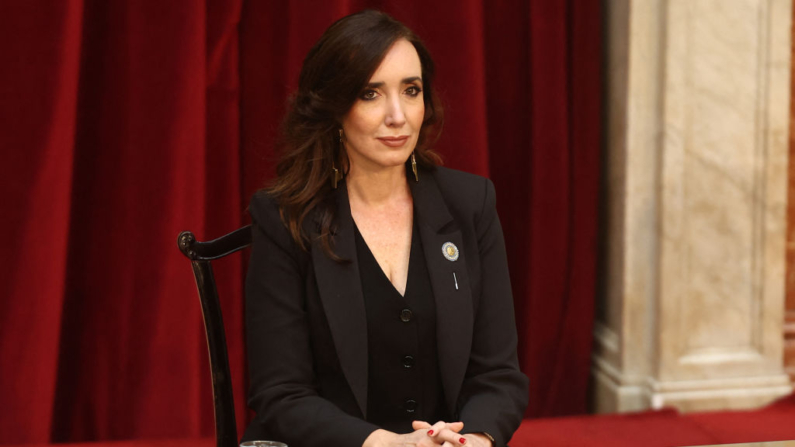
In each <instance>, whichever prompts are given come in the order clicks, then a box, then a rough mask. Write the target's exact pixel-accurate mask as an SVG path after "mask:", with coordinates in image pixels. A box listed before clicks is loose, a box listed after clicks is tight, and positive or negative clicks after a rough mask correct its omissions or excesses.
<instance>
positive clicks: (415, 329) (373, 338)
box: [354, 222, 449, 433]
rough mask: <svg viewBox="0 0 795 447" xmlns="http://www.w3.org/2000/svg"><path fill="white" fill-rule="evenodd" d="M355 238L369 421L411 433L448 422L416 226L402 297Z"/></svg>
mask: <svg viewBox="0 0 795 447" xmlns="http://www.w3.org/2000/svg"><path fill="white" fill-rule="evenodd" d="M354 233H355V235H356V254H357V258H358V262H359V272H360V277H361V282H362V292H363V293H364V302H365V308H366V312H367V349H368V353H369V355H368V389H367V409H368V410H367V420H368V421H369V422H372V423H373V424H376V425H378V426H380V427H381V428H384V429H386V430H390V431H393V432H395V433H408V432H411V431H413V429H412V427H411V421H413V420H422V421H427V422H429V423H430V424H433V423H435V422H436V421H439V420H445V421H447V420H449V415H448V412H447V410H446V409H445V403H444V402H445V400H444V391H443V390H442V383H441V375H440V373H439V364H438V356H437V346H436V306H435V302H434V297H433V289H432V288H431V282H430V277H429V276H428V269H427V267H426V264H425V257H424V256H423V251H422V241H421V240H420V232H419V229H418V227H417V224H416V222H415V223H414V228H413V231H412V239H411V252H410V255H409V271H408V279H407V283H406V292H405V295H404V296H401V295H400V293H399V292H398V291H397V290H396V289H395V287H394V286H393V285H392V283H391V282H390V281H389V278H387V276H386V275H385V274H384V272H383V270H381V267H380V266H379V265H378V261H376V259H375V257H374V256H373V254H372V252H371V251H370V249H369V247H368V246H367V243H366V242H365V241H364V238H363V237H362V235H361V233H359V229H358V228H355V230H354Z"/></svg>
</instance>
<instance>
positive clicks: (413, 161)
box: [411, 152, 420, 182]
mask: <svg viewBox="0 0 795 447" xmlns="http://www.w3.org/2000/svg"><path fill="white" fill-rule="evenodd" d="M411 170H412V171H413V172H414V181H415V182H419V181H420V177H419V175H417V159H416V158H415V157H414V152H412V153H411Z"/></svg>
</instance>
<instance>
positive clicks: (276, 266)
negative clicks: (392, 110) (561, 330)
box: [244, 168, 528, 447]
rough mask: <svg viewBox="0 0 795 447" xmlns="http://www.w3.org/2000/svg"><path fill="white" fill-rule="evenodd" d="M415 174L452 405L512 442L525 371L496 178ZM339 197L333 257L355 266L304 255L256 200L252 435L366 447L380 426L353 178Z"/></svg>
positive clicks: (316, 251)
mask: <svg viewBox="0 0 795 447" xmlns="http://www.w3.org/2000/svg"><path fill="white" fill-rule="evenodd" d="M409 177H410V179H409V184H410V188H411V192H412V195H413V198H414V210H415V219H417V221H418V224H419V229H420V234H421V237H422V244H423V247H424V252H425V259H426V262H427V266H428V270H429V276H430V278H431V283H432V287H433V292H434V297H435V301H436V311H437V345H438V352H439V368H440V372H441V375H442V384H443V388H444V395H445V398H446V402H447V406H448V409H449V411H450V414H452V415H454V416H455V417H454V418H453V419H454V420H460V421H463V422H464V424H465V425H464V432H466V433H472V432H487V433H489V434H490V435H491V436H493V437H494V438H495V441H496V443H495V445H497V446H504V445H505V444H506V443H507V442H508V440H509V439H510V437H511V436H512V434H513V432H514V431H515V430H516V429H517V428H518V427H519V424H520V422H521V419H522V415H523V412H524V409H525V407H526V406H527V396H528V389H527V378H526V376H525V375H524V374H522V373H521V372H520V371H519V367H518V361H517V355H516V344H517V336H516V326H515V320H514V310H513V296H512V294H511V286H510V280H509V277H508V267H507V261H506V256H505V243H504V241H503V234H502V228H501V226H500V222H499V218H498V217H497V211H496V208H495V194H494V185H493V184H492V183H491V181H490V180H488V179H485V178H483V177H479V176H476V175H472V174H467V173H464V172H460V171H454V170H451V169H446V168H436V169H434V170H432V171H430V170H421V171H420V177H419V182H415V181H414V179H413V178H411V175H409ZM335 195H336V198H335V199H336V201H337V207H338V208H337V217H336V234H335V235H334V246H335V252H336V253H337V254H338V255H339V256H341V257H342V258H345V259H349V260H352V261H353V262H349V263H337V262H334V261H332V260H331V259H329V258H328V257H327V256H326V255H325V254H324V253H323V250H322V248H321V247H320V245H319V243H317V242H313V243H312V246H311V250H309V251H303V250H301V249H300V248H299V247H298V246H297V244H295V242H294V241H293V240H292V238H291V236H290V234H289V232H288V231H287V229H286V228H285V226H284V224H283V223H282V222H281V219H280V217H279V211H278V207H277V205H276V203H275V202H274V200H273V199H272V198H271V197H269V196H268V195H267V194H264V193H258V194H256V195H255V196H254V197H253V199H252V201H251V205H250V208H249V210H250V212H251V215H252V217H253V220H254V222H255V225H254V226H253V232H254V234H253V248H252V252H251V262H250V264H249V270H248V276H247V279H246V336H247V352H248V361H249V373H250V380H251V388H250V390H249V399H248V403H249V406H250V407H251V408H252V409H253V410H254V411H256V413H257V416H256V418H255V419H254V421H252V423H251V424H250V425H249V427H248V429H247V430H246V433H245V435H244V439H245V440H251V439H275V440H279V441H282V442H285V443H287V444H288V445H290V447H305V446H306V447H313V446H339V447H347V446H352V447H358V446H361V445H362V443H363V442H364V440H365V439H366V438H367V436H369V434H370V433H371V432H372V431H373V430H376V429H377V428H378V427H377V426H375V425H373V424H371V423H369V422H367V421H365V417H366V414H367V377H368V372H367V363H368V362H367V358H368V357H367V321H366V316H365V308H364V298H363V295H362V290H361V281H360V278H359V271H358V265H357V262H356V245H355V240H354V230H353V219H352V217H351V211H350V204H349V202H348V193H347V188H346V186H345V184H344V183H342V184H340V186H339V188H338V189H337V190H336V192H335ZM305 223H306V225H308V226H307V227H305V228H307V229H313V228H316V225H317V224H316V223H315V221H314V220H313V219H307V220H306V222H305ZM446 242H452V243H453V244H455V245H456V246H457V247H458V248H459V253H460V255H459V258H458V259H457V260H456V261H449V260H448V259H446V258H445V257H444V256H443V254H442V245H443V244H444V243H446ZM454 273H455V278H454V276H453V274H454ZM428 422H430V423H431V424H433V423H434V422H436V421H428Z"/></svg>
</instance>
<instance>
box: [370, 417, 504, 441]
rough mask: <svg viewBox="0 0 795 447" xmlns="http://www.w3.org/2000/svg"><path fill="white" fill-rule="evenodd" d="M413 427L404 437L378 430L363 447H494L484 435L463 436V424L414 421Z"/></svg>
mask: <svg viewBox="0 0 795 447" xmlns="http://www.w3.org/2000/svg"><path fill="white" fill-rule="evenodd" d="M411 426H412V428H413V429H414V431H413V432H411V433H406V434H403V435H399V434H396V433H392V432H389V431H386V430H376V431H374V432H373V433H372V434H371V435H370V436H369V437H368V438H367V440H365V442H364V446H363V447H435V446H442V447H464V446H465V447H494V446H493V445H492V443H491V440H489V438H487V437H486V436H484V435H481V434H477V433H468V434H465V435H462V434H461V433H460V432H461V430H463V428H464V423H463V422H445V421H439V422H437V423H435V424H433V425H431V424H429V423H427V422H425V421H414V422H412V423H411Z"/></svg>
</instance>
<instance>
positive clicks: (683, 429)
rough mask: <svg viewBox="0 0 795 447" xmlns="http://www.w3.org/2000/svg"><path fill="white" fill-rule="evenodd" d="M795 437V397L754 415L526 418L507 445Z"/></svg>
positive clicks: (618, 446) (615, 445) (666, 444)
mask: <svg viewBox="0 0 795 447" xmlns="http://www.w3.org/2000/svg"><path fill="white" fill-rule="evenodd" d="M788 439H795V395H790V396H788V397H786V398H784V399H781V400H779V401H777V402H775V403H773V404H771V405H770V406H768V407H765V408H763V409H760V410H755V411H724V412H715V413H701V414H679V413H678V412H677V411H675V410H670V409H666V410H661V411H650V412H644V413H635V414H625V415H605V416H578V417H566V418H550V419H535V420H526V421H525V422H524V423H523V424H522V426H521V427H520V428H519V431H518V432H517V433H516V435H514V438H513V440H512V441H511V447H531V446H533V447H535V446H544V447H564V446H565V447H568V446H596V447H598V446H605V447H607V446H611V447H624V446H626V447H638V446H643V447H670V446H692V445H707V444H726V443H739V442H757V441H781V440H788Z"/></svg>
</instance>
